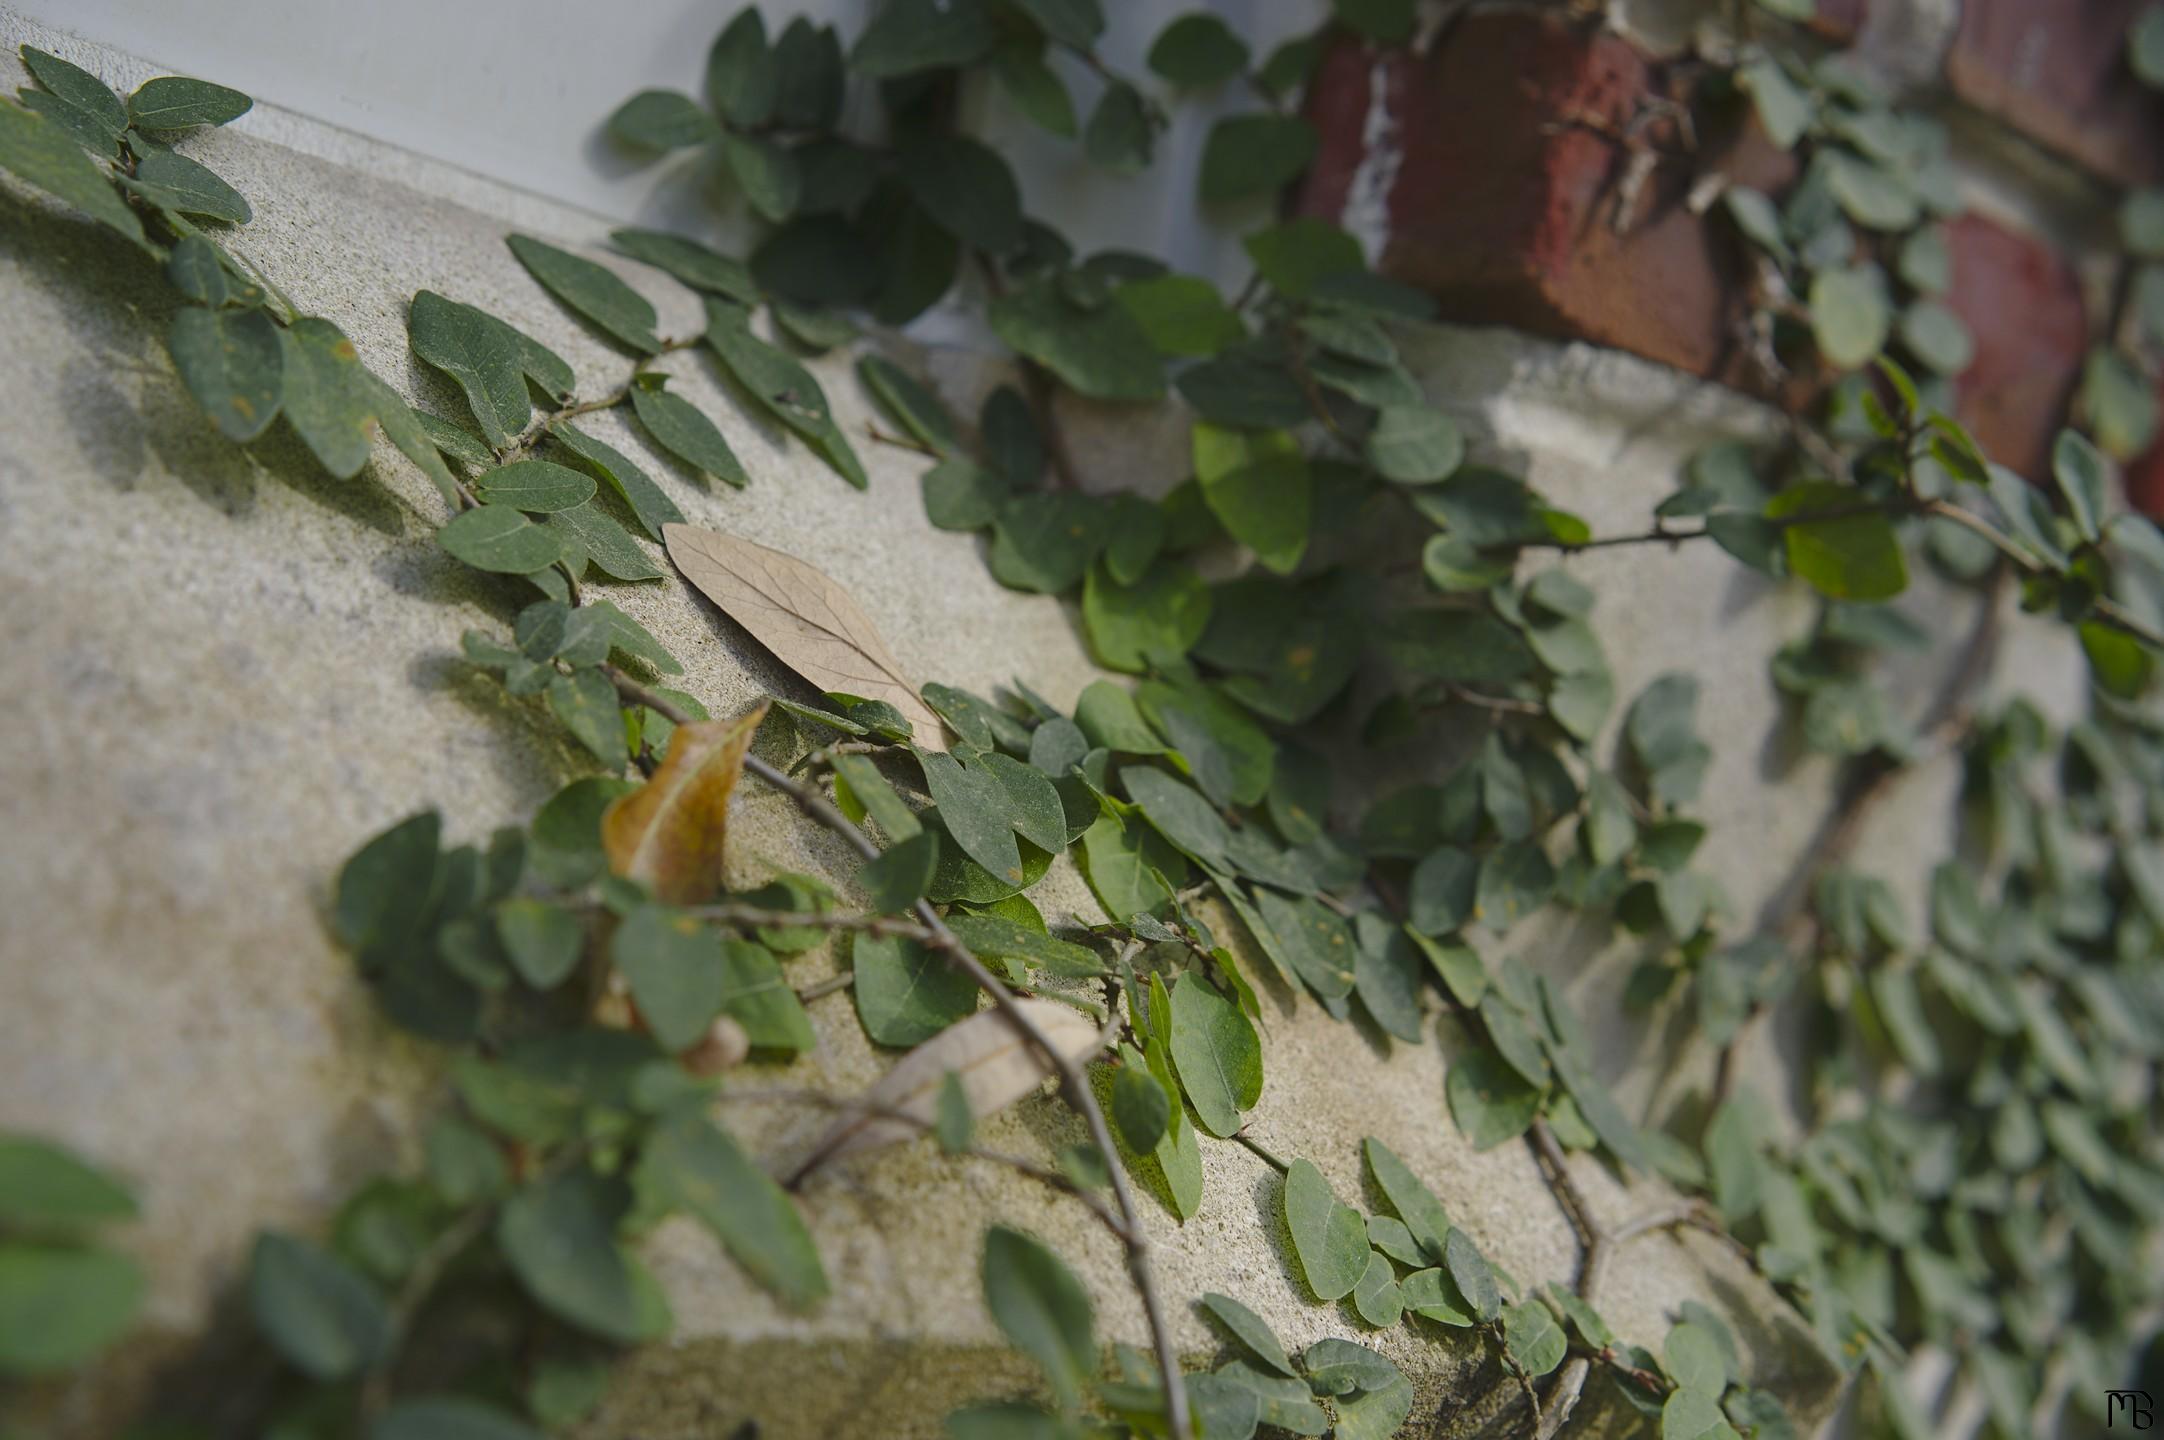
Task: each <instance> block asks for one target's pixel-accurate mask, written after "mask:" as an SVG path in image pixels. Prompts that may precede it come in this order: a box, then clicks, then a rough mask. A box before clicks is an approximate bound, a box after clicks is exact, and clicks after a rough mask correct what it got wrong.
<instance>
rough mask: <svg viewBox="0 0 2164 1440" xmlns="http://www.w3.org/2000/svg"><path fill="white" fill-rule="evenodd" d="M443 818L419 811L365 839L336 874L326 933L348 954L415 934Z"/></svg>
mask: <svg viewBox="0 0 2164 1440" xmlns="http://www.w3.org/2000/svg"><path fill="white" fill-rule="evenodd" d="M442 833H443V819H442V817H441V816H440V815H438V814H437V813H436V812H435V811H433V810H424V811H422V812H421V813H420V814H418V815H410V816H408V817H407V818H405V819H404V820H401V821H399V822H398V823H397V824H395V825H393V826H391V827H390V828H389V829H387V830H384V831H383V832H381V833H380V834H377V835H374V836H372V837H370V839H369V841H368V843H367V844H365V845H363V846H362V847H361V848H360V849H359V850H357V851H355V852H354V853H353V855H352V856H351V857H350V858H348V859H347V861H346V863H345V864H344V866H342V867H341V868H340V870H339V872H338V900H337V904H336V905H335V907H334V908H333V910H332V912H331V929H332V930H333V932H334V933H335V934H336V935H337V936H338V939H339V941H340V942H341V943H342V944H344V945H345V946H346V947H347V948H349V949H352V950H366V949H371V948H373V947H375V946H377V945H379V944H381V943H383V942H385V941H393V940H403V939H405V938H407V937H408V936H409V935H411V933H412V932H413V931H414V930H415V929H417V928H418V927H419V925H420V921H421V917H422V914H423V913H424V911H425V910H426V907H427V905H428V902H429V899H430V891H431V890H432V888H433V886H434V884H435V880H436V864H437V853H438V845H439V842H440V840H441V836H442Z"/></svg>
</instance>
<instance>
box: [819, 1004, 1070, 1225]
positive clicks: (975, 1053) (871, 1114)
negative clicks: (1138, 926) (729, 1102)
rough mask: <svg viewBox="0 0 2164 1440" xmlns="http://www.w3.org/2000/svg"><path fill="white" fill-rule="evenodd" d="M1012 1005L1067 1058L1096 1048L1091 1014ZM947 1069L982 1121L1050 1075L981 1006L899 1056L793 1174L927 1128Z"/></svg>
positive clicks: (1002, 1019) (1031, 1050) (1030, 1049)
mask: <svg viewBox="0 0 2164 1440" xmlns="http://www.w3.org/2000/svg"><path fill="white" fill-rule="evenodd" d="M1014 1003H1015V1005H1016V1007H1017V1008H1019V1009H1020V1010H1021V1011H1022V1013H1023V1014H1025V1015H1027V1016H1028V1017H1029V1018H1030V1019H1031V1020H1032V1021H1033V1022H1035V1024H1036V1026H1037V1028H1038V1029H1039V1030H1041V1031H1042V1032H1044V1037H1045V1038H1046V1039H1047V1040H1049V1041H1051V1042H1052V1045H1053V1048H1055V1049H1056V1050H1058V1051H1059V1052H1060V1054H1062V1055H1064V1056H1066V1057H1067V1058H1068V1059H1070V1060H1083V1059H1086V1058H1088V1057H1089V1056H1090V1055H1092V1054H1094V1053H1096V1050H1097V1045H1098V1038H1099V1037H1098V1031H1097V1024H1096V1022H1095V1021H1093V1020H1091V1019H1090V1017H1089V1016H1087V1015H1084V1014H1082V1013H1081V1012H1080V1011H1078V1010H1075V1009H1072V1008H1071V1007H1069V1006H1066V1005H1062V1004H1060V1003H1059V1002H1058V1001H1055V1000H1037V999H1030V998H1027V997H1024V998H1020V999H1017V1000H1016V1001H1015V1002H1014ZM950 1072H951V1073H952V1074H954V1075H955V1076H956V1077H957V1078H958V1079H959V1080H960V1082H961V1086H962V1094H963V1096H964V1097H965V1098H967V1099H968V1101H969V1113H970V1114H971V1115H972V1116H974V1117H975V1118H976V1120H977V1121H978V1122H979V1123H980V1124H981V1123H982V1122H983V1121H984V1120H985V1118H986V1117H988V1116H991V1115H995V1114H997V1113H998V1112H1000V1111H1002V1110H1004V1109H1006V1108H1007V1107H1008V1106H1009V1105H1012V1104H1014V1103H1015V1101H1017V1100H1020V1099H1021V1098H1022V1097H1023V1096H1025V1095H1028V1094H1030V1093H1031V1092H1032V1091H1034V1090H1035V1089H1036V1088H1037V1087H1038V1086H1039V1085H1041V1084H1043V1083H1044V1080H1045V1078H1046V1077H1047V1076H1049V1075H1050V1074H1051V1073H1052V1072H1051V1070H1049V1069H1048V1068H1046V1066H1045V1063H1044V1059H1043V1057H1042V1056H1040V1055H1039V1054H1038V1053H1037V1050H1036V1047H1034V1046H1033V1045H1031V1044H1030V1043H1029V1042H1028V1041H1027V1040H1025V1039H1023V1038H1022V1035H1021V1032H1020V1031H1018V1030H1017V1029H1015V1027H1014V1025H1013V1024H1012V1023H1010V1022H1009V1021H1008V1019H1007V1018H1006V1016H1004V1015H1002V1014H1001V1013H1000V1012H999V1011H997V1010H980V1011H978V1012H977V1013H976V1014H974V1015H972V1016H970V1017H969V1018H968V1019H966V1020H963V1021H960V1022H958V1023H956V1024H953V1025H950V1026H948V1027H947V1028H946V1029H944V1030H942V1031H940V1032H939V1033H938V1034H937V1035H934V1036H933V1037H932V1038H931V1039H929V1040H927V1041H925V1042H924V1043H923V1044H922V1045H919V1046H918V1047H917V1048H916V1049H914V1050H912V1051H910V1052H909V1053H908V1054H907V1055H904V1056H903V1057H902V1058H901V1059H900V1060H898V1061H896V1062H895V1065H894V1068H893V1069H892V1070H889V1071H888V1072H887V1073H886V1074H884V1075H882V1076H880V1077H879V1081H878V1083H877V1084H875V1085H873V1086H872V1087H871V1089H869V1090H867V1091H865V1092H864V1096H863V1108H862V1109H859V1110H853V1111H850V1112H848V1113H845V1114H844V1115H843V1116H842V1117H841V1118H840V1119H838V1120H836V1121H835V1122H834V1124H833V1126H832V1127H831V1128H829V1129H828V1130H827V1132H826V1134H824V1135H822V1136H821V1137H820V1139H819V1143H818V1144H817V1145H815V1146H813V1147H812V1152H811V1156H810V1158H809V1159H807V1160H806V1161H805V1162H804V1163H803V1164H802V1165H800V1166H798V1167H797V1171H796V1176H795V1179H796V1180H798V1181H800V1180H802V1179H803V1178H804V1177H805V1176H806V1175H809V1174H810V1173H811V1172H812V1171H814V1170H816V1169H818V1168H819V1167H820V1166H821V1165H824V1164H826V1163H827V1162H828V1161H831V1160H837V1159H839V1158H841V1157H842V1156H844V1155H854V1154H856V1153H857V1152H859V1151H862V1150H876V1149H878V1148H879V1147H881V1146H883V1145H892V1144H895V1143H896V1142H898V1141H902V1140H908V1139H912V1138H914V1137H915V1136H918V1135H922V1134H925V1133H927V1131H928V1130H929V1128H930V1127H931V1126H933V1125H934V1124H935V1123H936V1122H937V1120H938V1108H939V1091H940V1087H941V1085H943V1084H944V1083H945V1081H946V1078H947V1076H948V1074H949V1073H950ZM904 1116H906V1117H909V1118H908V1119H904V1118H901V1117H904ZM911 1120H917V1121H921V1122H922V1123H921V1124H912V1123H910V1122H911ZM792 1183H794V1181H792Z"/></svg>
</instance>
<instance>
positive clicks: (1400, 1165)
mask: <svg viewBox="0 0 2164 1440" xmlns="http://www.w3.org/2000/svg"><path fill="white" fill-rule="evenodd" d="M1360 1143H1361V1150H1362V1151H1363V1153H1364V1154H1365V1155H1366V1156H1367V1162H1368V1173H1369V1174H1371V1175H1373V1176H1374V1177H1375V1184H1376V1186H1377V1187H1378V1188H1379V1189H1380V1190H1381V1191H1382V1192H1383V1198H1384V1199H1385V1200H1387V1201H1389V1202H1390V1208H1391V1209H1392V1210H1395V1211H1396V1212H1397V1214H1398V1219H1400V1220H1401V1221H1403V1222H1404V1224H1405V1228H1406V1229H1407V1230H1408V1231H1410V1232H1411V1234H1412V1237H1413V1240H1414V1242H1415V1243H1416V1244H1418V1245H1419V1246H1420V1248H1421V1249H1422V1250H1423V1251H1425V1252H1426V1253H1427V1254H1428V1256H1429V1257H1430V1258H1431V1259H1432V1260H1433V1261H1434V1262H1435V1263H1437V1264H1440V1263H1441V1262H1442V1259H1443V1238H1444V1237H1445V1236H1447V1235H1448V1234H1449V1233H1450V1212H1449V1211H1447V1210H1445V1209H1444V1208H1443V1202H1442V1201H1440V1200H1438V1199H1436V1198H1435V1192H1434V1191H1432V1190H1430V1189H1429V1188H1428V1187H1427V1186H1426V1185H1425V1184H1424V1183H1422V1182H1421V1179H1420V1177H1419V1176H1417V1175H1415V1174H1413V1172H1412V1169H1411V1168H1410V1167H1409V1166H1407V1165H1406V1163H1405V1162H1404V1161H1403V1160H1400V1159H1399V1158H1398V1156H1397V1153H1396V1152H1395V1151H1393V1150H1392V1149H1391V1148H1390V1147H1389V1146H1388V1145H1385V1144H1384V1143H1383V1142H1382V1141H1380V1140H1377V1139H1376V1138H1374V1137H1373V1136H1372V1135H1371V1136H1369V1137H1368V1138H1367V1139H1365V1140H1363V1141H1361V1142H1360Z"/></svg>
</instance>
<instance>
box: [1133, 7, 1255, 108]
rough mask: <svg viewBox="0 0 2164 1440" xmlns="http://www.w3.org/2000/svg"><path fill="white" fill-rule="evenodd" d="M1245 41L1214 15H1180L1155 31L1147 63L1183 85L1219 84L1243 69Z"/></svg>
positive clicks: (1196, 88) (1171, 80) (1245, 64)
mask: <svg viewBox="0 0 2164 1440" xmlns="http://www.w3.org/2000/svg"><path fill="white" fill-rule="evenodd" d="M1247 60H1248V50H1247V42H1246V41H1244V40H1242V39H1241V38H1240V37H1239V36H1238V35H1236V34H1234V33H1233V31H1232V28H1231V27H1230V26H1228V25H1227V24H1226V23H1225V22H1224V21H1223V20H1222V19H1220V18H1219V17H1217V16H1215V15H1211V14H1207V13H1205V12H1202V11H1196V12H1195V13H1193V14H1189V15H1182V16H1180V17H1179V18H1178V19H1176V20H1174V21H1173V22H1172V23H1171V24H1169V25H1167V26H1166V27H1165V28H1164V29H1163V30H1161V31H1159V32H1158V34H1157V38H1156V40H1154V41H1152V42H1151V44H1150V53H1149V57H1148V60H1147V62H1146V63H1147V64H1148V65H1149V67H1150V69H1152V70H1154V71H1156V72H1157V73H1158V74H1159V75H1161V76H1163V77H1164V78H1165V79H1166V80H1168V81H1170V82H1171V83H1172V84H1174V85H1178V86H1180V87H1182V88H1183V89H1190V90H1199V89H1203V88H1205V87H1208V86H1211V85H1221V84H1223V83H1224V82H1225V81H1227V80H1231V79H1233V78H1235V77H1236V76H1238V75H1240V74H1242V73H1243V72H1245V71H1246V69H1247Z"/></svg>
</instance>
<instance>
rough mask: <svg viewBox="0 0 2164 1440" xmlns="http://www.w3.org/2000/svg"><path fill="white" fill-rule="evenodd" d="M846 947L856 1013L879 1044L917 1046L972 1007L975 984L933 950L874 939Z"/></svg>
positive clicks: (856, 940)
mask: <svg viewBox="0 0 2164 1440" xmlns="http://www.w3.org/2000/svg"><path fill="white" fill-rule="evenodd" d="M850 946H851V966H852V968H853V970H854V971H855V974H856V985H855V987H854V989H855V993H856V1002H857V1015H858V1017H859V1018H861V1019H862V1020H863V1022H864V1033H865V1034H867V1035H869V1036H871V1038H872V1039H873V1041H874V1042H876V1043H878V1044H881V1045H894V1046H910V1045H918V1044H922V1043H923V1042H924V1041H926V1040H929V1039H931V1038H932V1037H933V1036H934V1035H937V1034H938V1033H939V1032H940V1031H942V1030H944V1029H946V1028H947V1027H948V1026H949V1025H952V1024H953V1023H954V1022H955V1021H957V1020H960V1019H962V1018H963V1017H964V1016H967V1015H969V1014H971V1013H972V1012H974V1011H975V1010H976V1008H977V986H976V982H975V981H973V980H971V979H970V978H969V977H968V976H967V975H965V974H963V973H962V972H960V971H959V970H956V969H955V968H954V967H953V966H951V965H949V964H948V963H947V961H946V957H944V956H942V955H940V954H939V953H938V952H937V951H933V950H927V949H926V948H925V947H923V946H922V945H919V944H918V943H917V942H916V941H914V940H903V939H898V938H895V937H892V936H875V935H859V936H856V937H855V938H854V939H853V940H852V941H851V942H850Z"/></svg>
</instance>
